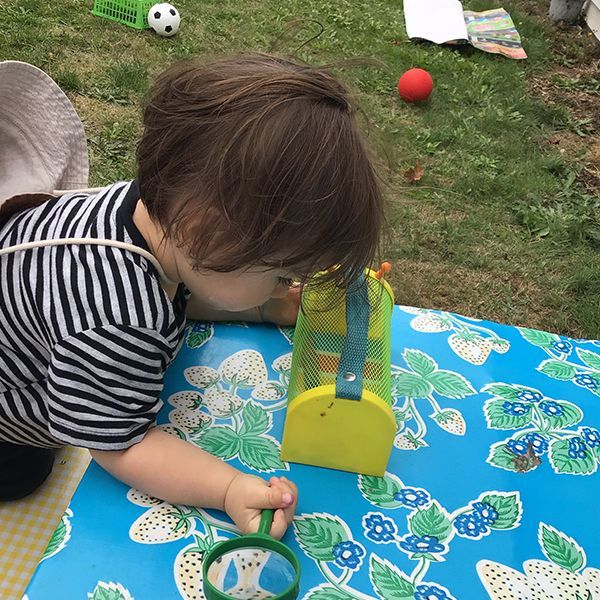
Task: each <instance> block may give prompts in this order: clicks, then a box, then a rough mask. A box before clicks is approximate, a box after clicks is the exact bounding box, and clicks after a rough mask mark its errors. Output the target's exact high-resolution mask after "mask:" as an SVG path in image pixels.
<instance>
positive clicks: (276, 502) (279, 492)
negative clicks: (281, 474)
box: [246, 480, 295, 509]
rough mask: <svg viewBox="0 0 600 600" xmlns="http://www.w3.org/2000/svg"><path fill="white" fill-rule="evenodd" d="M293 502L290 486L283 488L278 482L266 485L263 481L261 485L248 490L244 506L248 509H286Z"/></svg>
mask: <svg viewBox="0 0 600 600" xmlns="http://www.w3.org/2000/svg"><path fill="white" fill-rule="evenodd" d="M294 502H295V498H294V493H293V491H292V488H291V487H290V486H287V485H286V486H284V485H282V484H281V483H279V482H276V483H274V484H273V485H268V484H267V482H266V481H264V480H263V484H262V485H260V484H259V485H256V486H252V488H251V489H249V490H248V499H247V503H246V505H247V506H248V507H250V508H257V509H264V508H286V507H288V506H291V505H293V504H294Z"/></svg>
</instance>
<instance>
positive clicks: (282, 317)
mask: <svg viewBox="0 0 600 600" xmlns="http://www.w3.org/2000/svg"><path fill="white" fill-rule="evenodd" d="M301 294H302V287H301V286H300V285H292V286H291V287H290V288H289V290H288V293H287V296H285V297H284V298H271V299H270V300H267V301H266V302H265V303H264V304H263V305H262V306H261V307H260V308H259V312H260V316H261V318H262V320H263V321H265V322H267V323H275V325H281V326H286V325H295V324H296V319H297V318H298V310H299V309H300V295H301Z"/></svg>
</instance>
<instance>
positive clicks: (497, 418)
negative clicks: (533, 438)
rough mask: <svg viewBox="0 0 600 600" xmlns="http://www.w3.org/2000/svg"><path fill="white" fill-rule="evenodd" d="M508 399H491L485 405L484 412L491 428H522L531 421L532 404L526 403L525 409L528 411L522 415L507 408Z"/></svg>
mask: <svg viewBox="0 0 600 600" xmlns="http://www.w3.org/2000/svg"><path fill="white" fill-rule="evenodd" d="M505 402H507V401H506V400H501V399H500V400H499V399H494V398H492V399H490V400H487V401H486V403H485V404H484V405H483V412H484V413H485V417H486V420H487V424H488V427H489V428H490V429H520V428H521V427H527V425H529V424H530V423H531V419H532V415H533V412H532V409H531V406H530V405H525V406H526V408H525V409H523V410H525V411H526V412H525V413H523V414H522V415H514V414H510V412H509V410H510V408H509V409H507V408H505V406H504V403H505Z"/></svg>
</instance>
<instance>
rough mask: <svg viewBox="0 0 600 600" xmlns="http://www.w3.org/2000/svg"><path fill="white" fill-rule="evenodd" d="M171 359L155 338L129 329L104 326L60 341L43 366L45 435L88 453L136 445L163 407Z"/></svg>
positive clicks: (164, 345)
mask: <svg viewBox="0 0 600 600" xmlns="http://www.w3.org/2000/svg"><path fill="white" fill-rule="evenodd" d="M171 355H172V350H171V348H170V346H169V344H168V343H167V341H166V340H165V338H164V337H163V336H162V335H161V334H160V333H158V332H157V331H154V330H151V329H145V328H140V327H133V326H125V325H123V326H115V325H108V326H103V327H98V328H94V329H88V330H86V331H82V332H80V333H77V334H75V335H72V336H69V337H67V338H64V339H62V340H60V341H59V342H58V343H57V344H56V345H55V346H54V348H53V350H52V355H51V357H50V363H49V366H48V377H47V395H48V396H47V397H48V399H47V408H48V428H49V431H50V433H51V434H52V435H53V436H54V437H55V438H57V439H58V440H60V441H62V442H64V443H65V444H71V445H74V446H83V447H85V448H89V449H92V450H123V449H126V448H128V447H130V446H132V445H134V444H136V443H137V442H139V441H140V440H141V439H142V438H143V437H144V435H145V433H146V432H147V431H148V429H149V428H150V427H151V426H152V425H153V423H154V421H155V419H156V415H157V413H158V411H159V410H160V408H161V406H162V401H161V400H160V394H161V392H162V387H163V375H164V371H165V369H166V366H167V364H168V362H169V361H170V359H171Z"/></svg>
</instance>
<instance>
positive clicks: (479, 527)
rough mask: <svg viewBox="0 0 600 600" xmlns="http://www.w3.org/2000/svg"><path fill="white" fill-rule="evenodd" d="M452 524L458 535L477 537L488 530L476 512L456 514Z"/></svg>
mask: <svg viewBox="0 0 600 600" xmlns="http://www.w3.org/2000/svg"><path fill="white" fill-rule="evenodd" d="M454 526H455V527H456V530H457V531H458V534H459V535H462V536H466V537H473V538H478V537H480V536H481V535H485V534H486V533H489V531H490V530H489V529H488V526H487V525H486V524H485V523H484V521H483V519H482V518H481V515H480V514H479V513H478V512H473V513H469V514H466V515H458V517H456V519H455V521H454Z"/></svg>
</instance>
